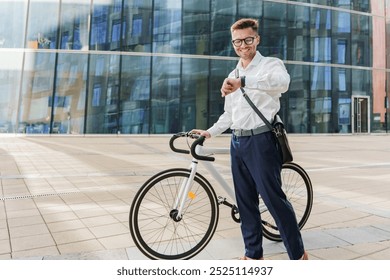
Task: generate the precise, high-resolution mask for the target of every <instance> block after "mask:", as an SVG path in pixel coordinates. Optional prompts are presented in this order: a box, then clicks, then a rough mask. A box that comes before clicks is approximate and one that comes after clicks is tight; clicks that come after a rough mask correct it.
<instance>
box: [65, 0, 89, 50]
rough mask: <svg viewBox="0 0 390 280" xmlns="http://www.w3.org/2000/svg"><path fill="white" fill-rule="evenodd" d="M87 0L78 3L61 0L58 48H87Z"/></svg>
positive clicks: (71, 0) (72, 0) (70, 0)
mask: <svg viewBox="0 0 390 280" xmlns="http://www.w3.org/2000/svg"><path fill="white" fill-rule="evenodd" d="M89 13H90V4H89V1H88V2H87V1H85V2H84V3H82V4H79V5H78V6H77V8H76V7H75V5H74V0H63V1H62V6H61V24H60V46H59V48H60V49H67V50H88V39H89V36H88V18H89Z"/></svg>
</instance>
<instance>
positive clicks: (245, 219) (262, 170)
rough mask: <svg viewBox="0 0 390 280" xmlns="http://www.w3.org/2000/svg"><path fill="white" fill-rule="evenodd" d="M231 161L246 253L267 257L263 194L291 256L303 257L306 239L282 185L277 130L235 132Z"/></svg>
mask: <svg viewBox="0 0 390 280" xmlns="http://www.w3.org/2000/svg"><path fill="white" fill-rule="evenodd" d="M231 164H232V174H233V182H234V189H235V194H236V199H237V206H238V209H239V211H240V218H241V232H242V236H243V239H244V244H245V256H247V257H249V258H253V259H258V258H261V257H263V244H262V240H263V236H262V227H261V217H260V211H259V194H260V196H261V197H262V199H263V201H264V203H265V204H266V206H267V208H268V210H269V211H270V213H271V215H272V216H273V218H274V219H275V222H276V225H277V226H278V228H279V232H280V234H281V237H282V239H283V243H284V245H285V247H286V249H287V253H288V255H289V258H290V259H299V258H301V257H302V255H303V253H304V246H303V241H302V237H301V233H300V230H299V227H298V224H297V220H296V218H295V214H294V210H293V208H292V206H291V204H290V203H289V202H288V201H287V199H286V195H285V194H284V192H283V191H282V188H281V185H282V183H281V178H280V172H281V167H282V160H281V155H280V153H279V150H278V146H277V142H276V139H275V137H274V135H273V132H271V131H269V132H265V133H261V134H258V135H253V136H244V137H237V136H235V135H232V141H231Z"/></svg>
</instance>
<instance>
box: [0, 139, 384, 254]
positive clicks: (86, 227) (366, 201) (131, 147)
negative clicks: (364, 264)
mask: <svg viewBox="0 0 390 280" xmlns="http://www.w3.org/2000/svg"><path fill="white" fill-rule="evenodd" d="M168 140H169V136H166V135H162V136H123V135H121V136H86V137H83V136H18V135H17V136H15V135H0V180H1V191H0V259H31V258H32V259H42V258H44V259H143V258H144V256H142V255H141V254H140V253H139V251H138V250H137V248H135V247H134V244H133V242H132V240H131V237H130V234H129V229H128V213H129V207H130V203H131V201H132V198H133V196H134V194H135V192H136V191H137V189H138V188H139V187H140V186H141V185H142V183H143V182H144V181H145V180H146V179H147V178H148V177H150V176H151V175H152V174H154V173H156V172H158V171H161V170H163V169H166V168H170V167H176V166H177V167H187V166H188V165H189V162H188V159H189V158H186V157H185V156H182V155H177V154H174V153H173V152H171V151H170V150H169V147H168ZM389 140H390V138H389V136H387V135H364V136H351V135H348V136H341V135H333V136H326V135H324V136H321V135H312V136H310V135H290V142H291V145H292V147H293V151H294V156H295V159H294V160H295V161H296V162H297V163H299V164H300V165H302V166H303V167H304V168H305V169H306V170H307V171H308V173H309V175H310V177H311V180H312V182H313V187H314V195H315V200H314V201H315V202H314V206H313V211H312V214H311V216H310V218H309V221H308V223H307V225H306V226H305V228H304V229H303V231H302V234H303V237H304V241H305V245H306V249H307V250H308V251H309V254H310V257H311V259H390V219H389V218H390V144H389ZM208 141H209V142H208V143H209V144H211V145H216V146H225V147H228V145H229V137H228V136H222V137H218V138H216V139H211V140H208ZM183 145H185V143H183ZM183 147H184V146H183ZM216 164H217V166H218V167H219V168H220V170H221V172H222V173H223V175H224V176H225V177H227V178H230V172H229V158H228V156H227V155H223V156H218V160H217V161H216ZM264 248H265V253H266V257H267V258H270V259H286V258H287V256H286V253H285V250H284V247H283V245H282V244H281V243H274V242H270V241H267V240H264ZM242 250H243V249H242V241H241V237H240V231H239V228H238V225H237V224H236V223H234V222H233V221H232V220H231V218H230V213H229V209H225V207H221V214H220V222H219V225H218V229H217V232H216V234H215V236H214V238H213V240H212V241H211V242H210V244H209V245H208V246H207V248H206V250H204V251H203V252H202V253H201V254H200V255H198V256H197V257H196V258H198V259H235V258H237V257H239V256H241V255H242Z"/></svg>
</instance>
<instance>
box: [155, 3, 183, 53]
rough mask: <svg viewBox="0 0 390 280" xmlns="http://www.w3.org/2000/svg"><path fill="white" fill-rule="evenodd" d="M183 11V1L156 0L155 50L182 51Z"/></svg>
mask: <svg viewBox="0 0 390 280" xmlns="http://www.w3.org/2000/svg"><path fill="white" fill-rule="evenodd" d="M181 11H182V10H181V1H177V0H160V1H155V3H154V21H153V52H156V53H180V52H181V29H182V26H181V18H182V13H181Z"/></svg>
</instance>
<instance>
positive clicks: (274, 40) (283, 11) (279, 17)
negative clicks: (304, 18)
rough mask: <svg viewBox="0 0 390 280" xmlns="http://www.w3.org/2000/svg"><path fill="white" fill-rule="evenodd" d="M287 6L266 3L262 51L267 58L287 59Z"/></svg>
mask: <svg viewBox="0 0 390 280" xmlns="http://www.w3.org/2000/svg"><path fill="white" fill-rule="evenodd" d="M286 18H287V5H286V4H283V3H272V2H267V1H265V2H264V17H263V20H262V28H261V29H260V30H261V33H262V34H261V44H260V50H261V52H262V54H263V55H265V56H275V57H278V58H280V59H286V58H287V37H286V23H287V21H286Z"/></svg>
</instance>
